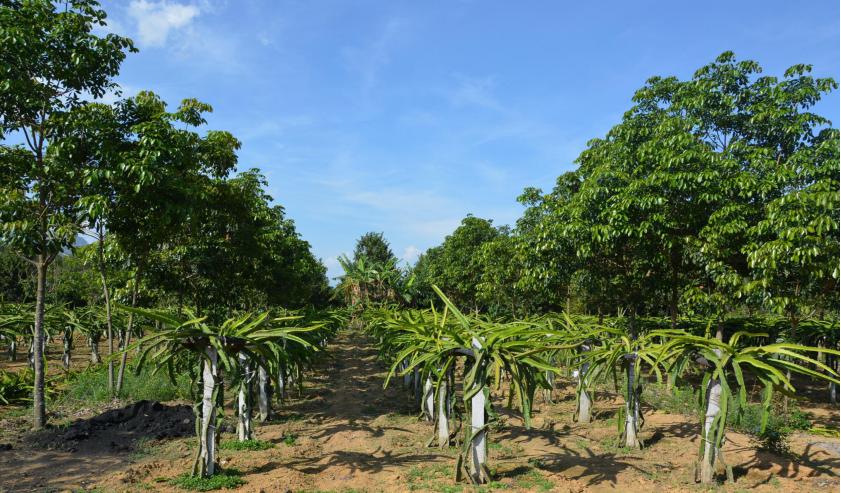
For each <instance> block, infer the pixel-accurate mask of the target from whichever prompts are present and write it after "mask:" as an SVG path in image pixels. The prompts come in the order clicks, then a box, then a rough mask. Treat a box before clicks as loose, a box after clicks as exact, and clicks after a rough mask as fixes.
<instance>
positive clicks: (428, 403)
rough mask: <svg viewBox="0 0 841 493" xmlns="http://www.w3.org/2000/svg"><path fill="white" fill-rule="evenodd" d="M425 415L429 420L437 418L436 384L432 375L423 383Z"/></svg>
mask: <svg viewBox="0 0 841 493" xmlns="http://www.w3.org/2000/svg"><path fill="white" fill-rule="evenodd" d="M423 415H424V416H425V417H426V420H427V421H434V420H435V384H433V383H432V378H431V377H430V376H427V377H426V380H425V381H424V383H423Z"/></svg>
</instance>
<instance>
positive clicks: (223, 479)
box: [168, 468, 245, 491]
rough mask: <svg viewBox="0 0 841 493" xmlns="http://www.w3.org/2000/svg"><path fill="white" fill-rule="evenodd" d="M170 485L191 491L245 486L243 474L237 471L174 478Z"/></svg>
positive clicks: (183, 475)
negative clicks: (208, 475)
mask: <svg viewBox="0 0 841 493" xmlns="http://www.w3.org/2000/svg"><path fill="white" fill-rule="evenodd" d="M168 483H169V484H171V485H173V486H177V487H179V488H181V489H185V490H190V491H213V490H221V489H226V490H232V489H234V488H239V487H240V486H242V485H244V484H245V480H244V479H242V473H241V472H240V471H238V470H237V469H233V468H232V469H224V470H221V471H219V472H217V473H216V474H214V475H213V476H210V477H207V478H199V477H195V476H191V475H189V474H182V475H181V476H178V477H175V478H172V479H170V480H169V481H168Z"/></svg>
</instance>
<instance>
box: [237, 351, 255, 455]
mask: <svg viewBox="0 0 841 493" xmlns="http://www.w3.org/2000/svg"><path fill="white" fill-rule="evenodd" d="M238 357H239V365H240V371H241V372H242V375H241V380H240V384H239V395H238V396H237V411H238V412H237V414H238V421H237V438H238V439H239V441H241V442H244V441H246V440H251V438H252V427H251V407H252V406H251V400H252V395H253V392H252V385H251V382H252V378H253V377H254V374H253V372H252V370H251V362H250V361H248V357H247V356H246V355H245V354H243V353H239V355H238Z"/></svg>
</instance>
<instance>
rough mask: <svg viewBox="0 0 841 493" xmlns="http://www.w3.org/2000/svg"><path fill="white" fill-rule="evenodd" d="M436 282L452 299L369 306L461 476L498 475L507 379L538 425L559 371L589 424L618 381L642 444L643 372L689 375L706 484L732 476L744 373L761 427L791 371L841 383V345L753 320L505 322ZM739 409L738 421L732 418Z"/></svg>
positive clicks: (482, 479)
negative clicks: (457, 299)
mask: <svg viewBox="0 0 841 493" xmlns="http://www.w3.org/2000/svg"><path fill="white" fill-rule="evenodd" d="M434 289H435V291H436V292H437V293H438V295H439V296H440V298H441V300H442V302H443V306H444V308H443V310H440V311H436V310H435V309H434V308H433V309H431V310H400V309H385V308H383V309H379V310H368V311H366V312H365V323H366V330H367V331H368V332H369V333H370V334H371V335H372V336H373V337H374V338H375V339H376V340H377V341H378V343H379V347H380V354H381V357H382V358H383V359H384V360H385V361H386V362H388V363H389V364H390V366H391V370H390V372H389V374H388V378H387V380H386V382H385V384H386V385H388V384H389V383H390V381H391V379H393V378H401V377H402V378H403V384H404V386H406V387H409V388H410V389H412V391H413V393H414V394H415V397H416V400H417V402H418V404H419V405H420V412H422V414H423V415H424V416H425V417H426V419H427V420H428V421H430V422H432V423H433V425H434V427H435V430H436V433H437V434H436V436H435V437H433V439H431V440H430V444H431V443H432V442H433V441H435V440H436V437H437V444H438V446H439V447H448V446H450V445H451V444H452V443H453V440H454V439H455V442H456V443H457V444H460V445H461V449H460V454H459V456H458V458H457V460H456V464H455V473H454V477H455V480H456V481H459V480H460V479H461V478H462V477H467V478H469V479H470V480H471V481H472V482H473V483H474V484H482V483H487V482H490V481H491V480H492V476H491V473H490V472H489V468H488V465H487V439H488V433H489V428H490V427H491V426H492V425H493V424H494V421H495V420H496V418H497V416H498V413H497V412H496V411H495V410H494V409H493V407H492V400H491V398H490V394H491V391H492V390H493V389H497V390H498V389H499V388H500V386H502V385H503V384H504V385H506V386H507V387H508V388H507V392H508V404H507V405H508V407H509V408H511V409H512V410H513V409H517V410H519V412H520V413H521V414H522V417H523V420H524V423H525V425H526V427H528V426H529V425H530V421H531V411H532V406H533V403H534V400H535V395H536V393H537V392H538V390H540V389H544V391H545V392H547V396H546V398H547V399H551V392H552V389H553V386H554V381H555V379H554V376H555V375H562V374H571V375H574V376H575V378H576V382H577V387H576V388H577V391H576V396H577V397H576V404H577V406H576V407H577V411H576V416H575V419H576V420H577V421H578V422H579V423H589V422H590V421H591V416H592V411H593V409H592V406H593V402H594V400H593V397H592V392H593V389H594V388H595V386H596V385H597V384H599V383H602V382H605V381H610V382H613V385H614V388H615V390H616V391H617V392H618V393H620V394H621V395H622V397H623V398H624V409H623V410H622V412H620V413H619V414H618V420H619V421H620V423H618V429H619V430H620V432H619V436H618V437H617V443H620V444H621V445H622V446H624V447H628V448H631V449H639V448H642V447H643V443H642V441H641V440H640V438H639V436H638V433H639V431H640V427H641V426H642V421H643V420H642V412H641V396H642V392H643V386H644V385H645V383H646V382H647V381H648V380H650V379H652V378H655V379H656V380H657V381H664V380H665V378H666V377H668V381H669V382H670V383H671V384H673V385H680V384H682V383H683V382H684V381H685V379H693V380H694V381H696V382H700V385H698V387H697V388H699V389H702V391H701V392H699V393H698V397H699V404H698V411H699V415H700V417H701V419H700V423H699V426H698V434H699V435H700V437H701V440H700V443H701V444H702V446H701V449H700V456H699V461H698V464H697V465H698V468H697V470H696V478H697V479H698V480H700V481H701V482H704V483H711V482H713V481H714V480H715V477H716V472H719V473H726V476H727V478H728V479H729V480H730V481H731V482H732V481H733V473H732V469H731V468H730V465H728V464H727V463H726V462H725V461H724V457H723V453H722V446H723V443H724V440H725V433H726V431H727V429H728V427H729V426H732V425H737V424H739V421H740V420H741V419H742V417H743V413H744V412H745V410H746V409H747V408H748V404H749V401H748V397H749V396H748V394H749V393H750V392H751V391H752V386H751V385H749V384H748V383H746V382H758V383H760V384H761V386H762V389H763V390H762V393H761V395H762V406H761V418H760V426H759V429H758V430H755V432H756V433H758V434H759V435H762V434H763V433H764V432H765V428H766V425H767V423H768V418H769V415H770V412H771V403H772V398H773V396H774V394H775V392H781V393H783V394H785V395H793V394H794V392H795V387H794V385H793V383H792V375H793V374H799V375H804V376H807V377H809V378H812V379H816V380H822V381H825V382H829V384H830V385H832V386H833V388H834V389H835V392H837V385H838V373H837V372H836V371H835V370H833V368H832V367H831V366H835V365H837V358H838V355H839V352H838V351H837V350H835V349H827V348H826V347H825V346H824V347H815V346H812V347H810V346H804V345H801V344H796V343H790V342H777V341H776V339H775V338H774V337H771V336H770V334H769V333H763V332H758V331H756V327H755V326H754V327H750V325H749V324H740V325H741V326H734V325H733V324H731V326H730V327H727V328H725V327H723V326H719V327H718V331H719V333H718V334H715V333H711V332H710V325H709V324H707V325H706V328H705V329H704V328H702V327H701V326H700V325H695V326H694V329H695V330H691V329H690V330H687V329H670V328H667V326H668V323H661V324H660V325H661V326H663V327H666V328H662V327H660V328H658V327H657V326H656V325H657V324H652V323H650V322H651V321H648V322H649V323H648V324H645V323H640V322H641V321H637V320H634V319H628V318H614V319H611V320H609V321H606V323H604V324H602V323H599V322H598V321H597V320H596V319H595V318H594V317H570V316H568V315H566V314H562V315H545V316H541V317H534V318H531V319H524V320H517V321H510V322H504V321H498V320H494V319H491V318H488V317H484V316H475V315H474V316H471V315H465V314H463V313H462V312H461V311H459V309H458V308H457V307H456V306H455V305H454V304H453V303H452V302H451V301H450V300H449V299H448V298H447V297H446V296H445V295H444V294H443V293H442V292H441V291H440V290H438V289H437V287H436V288H434ZM820 327H821V328H822V329H823V333H824V336H830V337H832V336H834V337H835V338H836V339H835V342H834V343H833V347H835V346H837V329H836V328H835V327H833V326H830V325H829V324H823V325H822V326H820ZM728 329H729V330H728ZM723 331H726V332H727V337H726V338H725V337H724V334H722V332H723ZM725 341H726V342H725ZM827 363H829V364H827ZM748 379H750V380H748ZM696 385H697V384H696ZM457 388H460V389H461V399H462V405H460V406H459V405H454V400H455V399H456V396H457V392H456V389H457ZM454 414H455V415H456V416H454ZM464 414H466V415H467V416H468V417H469V422H470V426H469V427H465V429H464V430H461V431H462V433H459V431H460V430H459V429H458V427H457V426H453V425H452V424H451V423H453V422H457V423H459V424H460V423H462V422H464V421H466V420H465V419H463V415H464ZM731 416H732V417H733V418H734V420H735V423H728V418H729V417H731ZM489 418H490V419H489ZM459 426H460V425H459ZM458 435H461V437H460V439H459V436H458Z"/></svg>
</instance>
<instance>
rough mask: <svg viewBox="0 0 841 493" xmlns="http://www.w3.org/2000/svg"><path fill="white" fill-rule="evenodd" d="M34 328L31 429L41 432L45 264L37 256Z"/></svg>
mask: <svg viewBox="0 0 841 493" xmlns="http://www.w3.org/2000/svg"><path fill="white" fill-rule="evenodd" d="M35 269H36V287H35V327H34V331H33V337H32V366H33V369H34V371H35V383H34V385H33V386H32V387H33V392H32V393H33V396H32V409H33V412H34V416H33V418H34V419H33V423H32V427H33V428H34V429H35V430H41V429H43V428H44V426H46V424H47V409H46V404H45V401H44V372H45V368H44V363H45V360H44V303H45V300H44V296H45V294H46V287H47V262H46V259H45V258H44V256H43V255H39V256H38V259H37V260H36V263H35Z"/></svg>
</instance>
